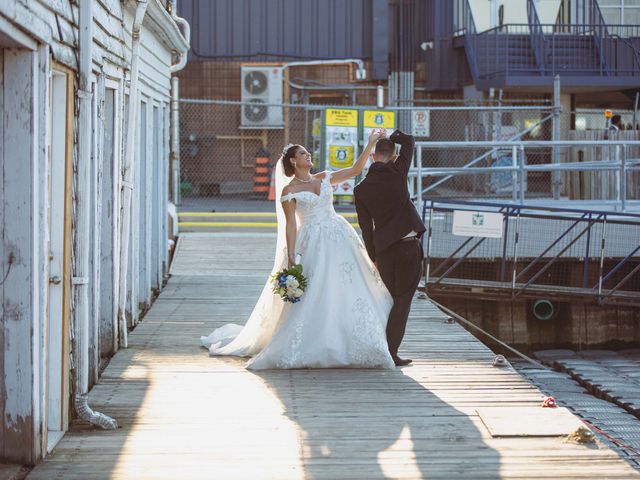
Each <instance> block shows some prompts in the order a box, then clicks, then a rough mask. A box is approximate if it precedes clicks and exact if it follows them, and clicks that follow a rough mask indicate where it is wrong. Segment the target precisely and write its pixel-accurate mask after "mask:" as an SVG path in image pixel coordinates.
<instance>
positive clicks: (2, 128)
mask: <svg viewBox="0 0 640 480" xmlns="http://www.w3.org/2000/svg"><path fill="white" fill-rule="evenodd" d="M149 4H150V7H149V9H148V11H149V12H152V13H151V14H149V13H148V14H147V16H148V19H146V20H145V23H143V27H142V32H141V64H140V89H141V92H140V93H141V96H140V98H145V101H146V102H147V104H148V107H147V117H146V125H147V128H146V132H145V133H146V134H145V135H142V136H139V137H138V141H139V142H140V144H139V148H137V149H136V152H137V158H136V161H139V160H141V159H143V158H146V163H145V165H143V166H141V165H139V164H136V165H135V170H136V172H145V175H144V176H141V177H140V178H138V179H135V182H134V183H135V184H137V185H138V186H139V188H137V189H136V190H135V191H134V198H133V202H132V203H133V205H136V206H137V209H139V210H140V211H139V212H137V213H138V214H139V215H138V216H137V217H136V220H135V221H134V223H133V229H132V237H133V238H134V239H135V241H134V242H132V244H131V245H132V246H134V245H135V247H136V248H135V249H136V250H137V252H136V254H134V255H133V256H132V257H131V260H132V261H131V262H130V263H131V265H132V266H134V267H135V268H132V269H131V270H130V278H131V280H132V281H130V282H129V288H130V312H129V313H130V314H131V315H132V316H133V317H134V318H135V319H137V318H138V314H139V312H138V305H139V304H141V303H142V304H148V303H149V302H150V299H151V289H152V288H157V287H159V286H160V283H161V279H162V275H163V273H164V272H165V271H166V269H167V267H168V266H167V264H166V261H167V249H166V245H167V238H166V234H167V198H168V191H167V188H168V186H167V185H166V183H167V182H166V179H167V172H166V171H165V170H166V169H167V168H168V155H169V150H168V144H169V143H168V142H169V140H168V124H164V122H166V121H167V120H168V110H169V109H168V105H169V93H170V77H171V73H170V66H171V64H172V62H173V60H174V58H173V54H172V51H173V50H174V49H175V48H176V47H175V45H176V44H175V43H172V42H175V41H176V40H175V38H176V32H177V27H175V25H173V26H172V23H171V22H172V21H171V19H170V17H169V14H168V13H166V12H165V11H163V7H162V4H161V3H160V2H159V1H158V0H149ZM134 6H135V2H131V1H127V2H124V3H123V2H121V0H99V1H98V0H95V1H94V5H93V9H92V12H93V15H94V22H95V26H94V28H93V31H94V35H95V42H94V49H93V73H94V87H93V93H92V95H93V104H94V115H93V120H92V127H93V132H94V137H93V139H94V143H93V145H94V148H93V154H92V156H91V158H90V159H84V158H79V159H78V161H80V162H83V161H89V162H91V168H92V186H91V188H92V192H91V198H92V208H93V212H92V218H93V219H94V220H95V221H94V222H93V225H92V231H91V232H90V237H91V239H90V240H91V243H92V246H93V249H92V252H93V258H92V264H93V269H92V271H91V275H90V279H89V281H90V284H91V285H90V286H91V289H90V291H91V295H92V298H91V299H90V303H91V306H92V319H93V320H94V321H93V322H92V323H91V327H90V329H91V331H90V332H88V333H89V334H90V350H91V352H92V354H93V357H92V359H93V365H92V366H93V372H94V374H97V371H98V366H99V362H100V360H101V358H102V357H101V356H104V355H105V354H106V355H109V354H111V353H113V352H114V351H115V349H116V348H117V347H118V330H117V321H116V319H115V315H116V314H117V295H116V294H115V292H117V291H118V289H119V285H118V281H119V271H118V269H119V262H118V258H117V253H118V252H119V241H120V239H119V235H118V232H119V229H120V228H119V227H120V216H121V213H122V212H121V211H120V204H121V187H122V185H121V178H120V175H121V166H122V154H123V148H124V147H123V146H124V142H125V134H126V132H127V131H130V130H131V127H130V126H128V125H126V122H125V118H126V115H125V102H124V98H125V95H126V93H127V92H126V87H125V85H126V80H127V78H126V75H128V71H129V68H130V60H131V58H130V57H131V52H130V45H131V25H132V22H133V16H132V14H133V9H132V7H134ZM78 13H79V12H78V7H77V2H75V1H74V0H56V1H50V0H29V1H28V2H25V1H24V0H1V1H0V30H2V31H3V33H4V36H3V37H0V42H2V41H4V40H2V39H3V38H5V37H6V35H7V34H6V32H5V30H6V29H7V28H9V29H11V30H12V34H13V35H14V36H16V37H17V38H19V39H21V40H23V43H24V44H23V47H27V48H31V49H32V50H34V51H33V52H29V51H28V50H20V51H19V52H18V51H16V50H6V49H4V50H3V49H0V52H1V54H0V80H1V82H0V111H2V115H1V116H0V163H2V164H3V168H2V169H0V186H1V188H0V207H1V208H0V227H1V228H2V231H3V235H2V239H3V240H2V241H1V242H0V256H1V258H2V262H0V263H1V264H2V267H0V275H1V276H4V274H5V273H6V269H5V268H4V267H5V265H6V262H5V261H4V260H5V257H8V255H9V254H11V253H13V254H14V256H15V258H16V263H15V264H14V265H13V266H12V267H11V268H12V269H11V271H10V272H9V273H10V280H8V281H7V284H6V285H5V286H4V288H3V289H1V292H3V293H2V294H1V295H2V296H1V298H0V300H1V301H2V303H3V312H4V314H3V316H2V319H1V320H0V323H2V325H0V327H2V328H0V381H2V382H4V385H2V388H0V391H2V392H3V393H4V392H6V393H5V395H4V397H2V398H0V414H1V415H2V418H3V420H4V421H3V422H0V445H2V446H3V448H4V450H2V449H0V460H1V459H7V460H11V461H24V462H28V463H30V462H32V461H35V460H37V459H38V458H39V457H40V456H41V455H42V454H43V453H44V449H45V448H46V438H45V437H46V436H45V435H42V432H43V431H45V432H46V425H47V414H46V396H47V385H48V384H49V383H50V382H53V381H54V380H55V379H47V375H46V368H47V350H48V348H47V345H46V338H47V335H46V312H47V311H48V307H49V305H48V298H47V291H48V290H47V286H48V278H49V270H48V269H49V267H48V265H49V262H48V239H49V230H50V227H49V224H48V219H49V212H48V209H47V208H48V207H47V205H46V200H47V196H46V195H44V194H43V192H46V191H47V188H46V181H47V179H48V170H47V169H48V168H49V164H48V163H47V158H48V148H49V144H50V137H49V128H48V127H47V124H46V119H47V118H48V116H47V113H46V112H47V110H48V109H49V108H50V107H49V95H48V91H47V88H48V87H47V85H48V76H49V75H50V73H51V66H50V60H51V59H52V60H54V61H55V62H57V63H59V64H61V65H63V66H65V67H68V68H69V69H71V70H72V71H75V70H76V69H77V63H76V62H77V60H76V58H77V56H76V53H77V52H76V44H77V37H78V32H77V23H78V16H79V15H78ZM159 19H160V21H158V20H159ZM167 22H168V23H167ZM164 26H166V28H167V29H168V30H166V31H160V29H162V28H165V27H164ZM11 38H13V37H11ZM172 39H173V40H172ZM0 46H2V45H0ZM39 46H40V47H39ZM38 48H39V50H38ZM107 88H109V89H111V90H110V92H111V94H112V97H113V98H114V101H113V102H112V105H111V111H110V114H112V116H113V118H112V125H113V128H112V130H110V132H109V134H108V135H107V136H106V137H105V125H106V123H105V116H104V115H105V112H104V99H105V93H106V89H107ZM156 118H157V120H156ZM154 129H159V130H160V131H159V132H157V131H155V130H154ZM105 138H106V139H107V141H108V142H110V143H109V145H105V143H104V142H105ZM107 147H109V148H107ZM105 152H110V153H109V158H105ZM141 152H144V155H142V154H141ZM6 159H13V160H12V161H11V162H9V163H7V162H6V161H5V160H6ZM143 193H144V195H142V194H143ZM140 220H144V221H140ZM163 236H164V238H162V237H163ZM132 253H133V252H132ZM133 280H136V281H133ZM138 281H139V282H140V283H139V284H138V285H136V283H137V282H138ZM7 312H9V313H8V314H7ZM72 354H73V352H72Z"/></svg>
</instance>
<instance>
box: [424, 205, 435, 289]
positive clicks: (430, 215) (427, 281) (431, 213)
mask: <svg viewBox="0 0 640 480" xmlns="http://www.w3.org/2000/svg"><path fill="white" fill-rule="evenodd" d="M430 203H431V205H430V207H429V227H428V232H429V233H428V235H427V258H426V262H427V265H426V267H425V269H424V270H425V275H424V289H425V291H426V290H427V287H428V285H429V274H430V271H431V237H432V234H433V202H430Z"/></svg>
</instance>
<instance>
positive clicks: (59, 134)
mask: <svg viewBox="0 0 640 480" xmlns="http://www.w3.org/2000/svg"><path fill="white" fill-rule="evenodd" d="M68 81H69V79H68V77H67V74H66V73H64V72H60V71H56V70H53V71H52V76H51V90H50V92H51V110H50V132H51V144H50V145H51V146H50V159H51V160H50V161H51V174H50V176H49V192H48V194H49V202H48V204H49V232H50V242H49V262H50V263H49V272H50V278H49V295H48V297H49V312H48V322H47V359H46V360H47V429H48V436H47V438H48V442H47V443H48V445H47V448H48V450H51V449H52V448H53V447H54V446H55V444H56V443H57V441H58V440H59V439H60V438H61V437H62V434H63V431H64V423H63V406H64V403H65V402H64V391H65V388H64V379H65V376H66V375H65V372H64V368H63V366H64V361H63V355H64V350H65V349H64V339H65V335H64V314H63V312H64V281H63V280H64V274H65V271H64V270H65V268H64V266H65V248H64V242H65V214H64V213H65V171H66V158H67V103H68V102H67V100H68V99H67V92H68V89H67V82H68Z"/></svg>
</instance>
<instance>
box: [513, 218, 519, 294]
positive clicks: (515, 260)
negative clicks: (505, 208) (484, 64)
mask: <svg viewBox="0 0 640 480" xmlns="http://www.w3.org/2000/svg"><path fill="white" fill-rule="evenodd" d="M519 240H520V209H518V216H517V217H516V234H515V237H514V239H513V268H512V271H511V297H512V298H513V295H514V294H515V291H516V276H517V273H518V272H517V270H518V241H519Z"/></svg>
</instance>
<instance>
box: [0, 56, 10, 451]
mask: <svg viewBox="0 0 640 480" xmlns="http://www.w3.org/2000/svg"><path fill="white" fill-rule="evenodd" d="M0 112H4V49H0ZM4 122H5V115H0V231H2V232H4V229H5V226H4V209H5V203H4V162H5V159H4V144H5V139H4V128H5V127H4ZM3 237H4V234H3ZM7 257H8V256H7V255H6V251H5V244H4V241H0V259H2V261H1V262H0V267H1V268H0V276H1V278H2V281H3V285H0V304H1V305H2V316H0V346H2V347H4V329H5V326H4V323H5V315H4V278H5V276H6V275H7V268H8V262H7ZM0 379H4V355H0ZM0 381H2V380H0ZM4 392H6V390H4V389H3V390H2V395H0V418H3V419H4V418H5V417H4V413H5V401H6V398H5V397H6V393H4ZM4 444H5V440H4V421H1V422H0V445H4ZM2 453H4V452H2Z"/></svg>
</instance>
